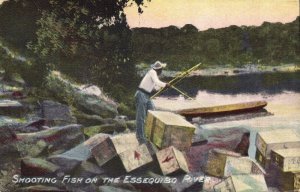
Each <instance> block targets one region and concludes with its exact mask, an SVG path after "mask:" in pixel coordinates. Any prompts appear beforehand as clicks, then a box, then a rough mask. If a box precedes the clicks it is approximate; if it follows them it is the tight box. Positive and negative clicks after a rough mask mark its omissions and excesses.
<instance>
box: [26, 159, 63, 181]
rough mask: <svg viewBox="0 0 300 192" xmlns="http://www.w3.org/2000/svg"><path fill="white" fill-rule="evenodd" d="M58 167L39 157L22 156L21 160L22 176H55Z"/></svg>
mask: <svg viewBox="0 0 300 192" xmlns="http://www.w3.org/2000/svg"><path fill="white" fill-rule="evenodd" d="M58 169H59V167H58V166H56V165H54V164H53V163H50V162H48V161H46V160H44V159H40V158H24V159H22V161H21V175H22V176H27V177H34V176H55V172H56V171H57V170H58Z"/></svg>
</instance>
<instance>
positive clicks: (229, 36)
mask: <svg viewBox="0 0 300 192" xmlns="http://www.w3.org/2000/svg"><path fill="white" fill-rule="evenodd" d="M132 42H133V45H134V48H133V49H134V58H135V59H136V60H137V61H138V62H145V63H149V62H152V61H153V60H155V59H160V60H163V61H166V62H168V63H170V65H169V66H170V67H171V68H172V69H177V70H178V69H181V68H186V67H190V66H192V65H194V64H196V63H199V62H202V63H205V64H209V65H232V66H242V65H244V64H259V65H264V64H267V65H270V64H277V65H278V64H281V63H299V61H300V55H299V54H297V53H299V51H300V47H299V46H300V44H299V17H298V18H297V19H296V20H295V21H293V22H291V23H288V24H282V23H268V22H265V23H263V24H262V25H261V26H259V27H254V26H250V27H246V26H242V27H238V26H230V27H227V28H222V29H208V30H206V31H198V30H197V28H196V27H194V26H193V25H185V26H184V27H182V28H181V29H179V28H177V27H175V26H169V27H166V28H161V29H153V28H135V29H133V38H132Z"/></svg>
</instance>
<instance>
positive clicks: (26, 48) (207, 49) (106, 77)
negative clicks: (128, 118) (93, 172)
mask: <svg viewBox="0 0 300 192" xmlns="http://www.w3.org/2000/svg"><path fill="white" fill-rule="evenodd" d="M144 1H145V0H144ZM144 1H143V0H118V1H111V0H97V1H95V0H87V1H82V0H66V1H60V0H39V1H36V0H8V1H4V2H3V3H2V4H1V5H0V37H1V41H2V42H4V45H5V46H7V47H8V48H9V49H11V50H13V51H14V52H17V53H19V54H20V55H23V56H25V57H27V58H29V59H30V65H29V64H28V65H23V64H20V63H22V62H21V61H18V62H20V63H18V62H16V61H14V58H12V57H10V56H8V55H7V54H6V51H5V50H4V49H1V51H0V67H1V68H2V69H4V70H5V72H6V73H7V75H6V77H7V78H9V74H12V73H14V72H17V73H20V74H21V75H22V77H23V78H24V79H25V81H26V82H27V83H28V84H31V85H34V86H39V85H41V84H42V82H43V78H44V77H45V76H46V75H47V72H48V71H49V70H52V69H54V70H59V71H61V72H63V73H64V74H67V75H69V76H70V77H71V78H73V79H74V80H76V81H79V82H80V83H93V84H97V85H99V86H101V87H102V88H103V89H104V91H106V92H107V93H109V94H111V95H112V96H113V97H114V98H115V99H116V100H117V101H120V100H122V99H124V97H126V96H128V97H132V92H133V91H134V90H135V88H136V85H137V82H138V77H137V75H136V74H137V73H136V69H135V65H136V64H139V63H141V62H145V63H148V64H150V63H153V62H154V61H155V60H161V61H164V62H167V63H169V65H168V66H169V69H176V70H181V69H183V68H188V67H190V66H192V65H194V64H196V63H199V62H202V63H205V64H207V65H208V66H209V65H215V64H217V65H227V64H229V65H233V66H241V65H243V64H247V63H255V64H260V65H263V64H281V63H294V62H299V61H300V58H299V54H297V53H299V17H298V18H297V19H296V20H295V21H294V22H292V23H287V24H281V23H267V22H265V23H264V24H263V25H261V26H259V27H245V26H243V27H237V26H230V27H227V28H223V29H209V30H206V31H198V29H197V28H195V27H194V26H193V25H190V24H187V25H185V26H184V27H182V28H181V29H179V28H177V27H175V26H170V27H166V28H161V29H151V28H135V29H130V28H129V26H128V24H127V21H126V15H125V13H124V8H125V7H126V6H128V5H129V4H131V3H136V4H137V5H138V6H139V8H138V10H137V12H140V13H142V11H143V10H142V8H143V2H144ZM16 66H17V67H16ZM203 66H205V65H203ZM125 100H126V98H125Z"/></svg>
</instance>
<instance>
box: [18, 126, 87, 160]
mask: <svg viewBox="0 0 300 192" xmlns="http://www.w3.org/2000/svg"><path fill="white" fill-rule="evenodd" d="M17 138H18V140H19V141H18V142H17V143H16V145H17V148H18V150H19V152H20V153H21V156H23V157H26V156H30V157H37V156H40V155H48V154H57V153H62V152H65V151H67V150H69V149H71V148H73V147H74V146H77V145H78V144H80V143H82V142H84V135H83V133H82V132H81V125H77V124H71V125H67V126H63V127H53V128H50V129H47V130H44V131H40V132H35V133H20V134H17Z"/></svg>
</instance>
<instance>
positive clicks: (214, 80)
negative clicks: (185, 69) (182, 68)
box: [165, 71, 300, 97]
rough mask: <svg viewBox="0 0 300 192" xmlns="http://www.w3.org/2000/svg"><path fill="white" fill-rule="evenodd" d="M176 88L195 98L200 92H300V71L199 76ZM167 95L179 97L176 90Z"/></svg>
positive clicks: (188, 79) (184, 81)
mask: <svg viewBox="0 0 300 192" xmlns="http://www.w3.org/2000/svg"><path fill="white" fill-rule="evenodd" d="M176 86H177V87H178V88H179V89H182V90H184V91H186V92H187V93H188V94H190V95H191V96H193V97H195V96H196V95H197V93H198V91H199V90H201V91H207V92H210V93H223V94H240V93H249V94H255V93H266V94H277V93H281V92H283V91H294V92H300V71H298V72H294V73H287V72H286V73H283V72H281V73H260V74H244V75H239V76H214V77H207V76H204V77H201V76H198V77H191V78H187V79H184V80H182V81H181V82H180V83H178V85H176ZM165 95H168V96H170V95H178V93H177V92H176V91H175V90H170V91H168V92H166V93H165Z"/></svg>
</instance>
